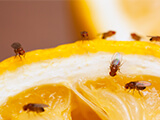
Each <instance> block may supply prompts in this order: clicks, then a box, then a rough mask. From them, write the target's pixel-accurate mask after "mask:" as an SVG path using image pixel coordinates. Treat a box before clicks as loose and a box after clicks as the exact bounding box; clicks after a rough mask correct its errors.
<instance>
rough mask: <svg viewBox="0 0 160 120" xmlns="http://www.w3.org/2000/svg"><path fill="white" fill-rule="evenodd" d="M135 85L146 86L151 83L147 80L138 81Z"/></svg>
mask: <svg viewBox="0 0 160 120" xmlns="http://www.w3.org/2000/svg"><path fill="white" fill-rule="evenodd" d="M136 85H137V86H138V87H148V86H151V83H150V82H148V81H138V82H136Z"/></svg>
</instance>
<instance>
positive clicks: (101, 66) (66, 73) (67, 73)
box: [0, 52, 160, 104]
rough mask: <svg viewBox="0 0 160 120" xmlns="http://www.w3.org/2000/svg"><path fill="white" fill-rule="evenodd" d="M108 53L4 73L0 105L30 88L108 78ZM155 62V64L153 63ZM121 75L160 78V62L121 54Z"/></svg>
mask: <svg viewBox="0 0 160 120" xmlns="http://www.w3.org/2000/svg"><path fill="white" fill-rule="evenodd" d="M112 55H113V54H111V53H106V52H98V53H89V54H85V55H73V56H71V57H69V58H61V59H51V60H45V61H40V62H37V63H32V64H30V65H23V66H22V67H19V68H18V69H17V70H15V71H14V72H9V71H8V72H5V73H4V74H2V75H1V76H0V104H2V103H4V102H5V101H6V100H7V98H8V97H9V96H13V95H16V94H17V93H20V92H21V91H23V90H25V89H28V88H31V87H33V86H37V85H42V84H52V83H60V82H63V83H64V84H65V83H66V84H67V83H71V84H73V83H74V82H77V81H78V80H79V81H81V80H88V79H90V80H91V79H92V80H96V79H97V78H99V77H101V78H102V77H106V76H109V66H110V62H111V58H112ZM153 61H154V62H153ZM122 63H123V64H122V66H121V67H120V71H121V73H119V74H122V75H123V74H127V75H132V74H136V75H137V74H141V75H142V74H146V75H153V76H158V77H160V73H159V71H160V59H159V58H155V57H153V56H146V55H145V56H144V55H123V60H122Z"/></svg>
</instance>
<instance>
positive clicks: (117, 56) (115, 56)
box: [111, 52, 122, 62]
mask: <svg viewBox="0 0 160 120" xmlns="http://www.w3.org/2000/svg"><path fill="white" fill-rule="evenodd" d="M115 59H118V60H119V61H120V62H121V61H122V55H121V54H120V53H119V52H116V53H114V55H113V56H112V59H111V61H113V60H115Z"/></svg>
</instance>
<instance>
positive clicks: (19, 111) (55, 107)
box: [0, 85, 71, 120]
mask: <svg viewBox="0 0 160 120" xmlns="http://www.w3.org/2000/svg"><path fill="white" fill-rule="evenodd" d="M70 98H71V90H69V89H68V88H66V87H64V86H62V85H43V86H37V87H33V88H30V89H28V90H26V91H23V92H21V93H19V94H17V95H15V96H13V97H12V96H11V97H9V98H8V100H7V102H6V103H4V104H3V105H2V106H1V107H0V115H1V117H2V118H3V119H4V120H10V119H12V120H28V119H31V120H39V119H53V118H55V119H57V120H64V119H66V120H70V119H71V116H70V111H71V107H70ZM28 103H40V104H47V105H49V107H46V108H45V112H42V113H39V114H36V113H34V112H31V111H30V112H26V111H23V106H24V105H26V104H28ZM8 113H9V114H8Z"/></svg>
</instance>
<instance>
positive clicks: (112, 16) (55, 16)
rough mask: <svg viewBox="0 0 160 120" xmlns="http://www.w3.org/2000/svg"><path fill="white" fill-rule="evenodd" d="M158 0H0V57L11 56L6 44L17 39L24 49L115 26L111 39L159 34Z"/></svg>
mask: <svg viewBox="0 0 160 120" xmlns="http://www.w3.org/2000/svg"><path fill="white" fill-rule="evenodd" d="M159 11H160V2H159V1H158V0H152V1H151V0H63V1H54V0H53V1H25V0H23V1H11V0H8V1H0V16H1V19H0V26H1V29H0V45H1V47H0V61H2V60H3V59H5V58H7V57H10V56H13V55H14V52H13V49H12V48H11V47H10V45H11V44H12V43H13V42H20V43H21V44H22V46H23V47H24V49H25V50H26V51H30V50H34V49H41V48H50V47H55V46H57V45H60V44H65V43H70V42H74V41H76V40H78V39H81V35H80V32H81V31H87V32H88V34H89V39H93V38H96V37H99V36H98V34H99V33H103V32H107V31H109V30H115V31H116V32H117V33H116V35H115V36H114V37H113V38H112V39H114V40H115V39H116V40H131V39H130V33H133V32H135V33H137V34H139V35H141V36H143V37H144V38H146V39H149V38H147V37H146V36H147V35H159V31H160V23H159V21H160V14H159Z"/></svg>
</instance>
